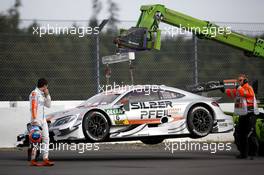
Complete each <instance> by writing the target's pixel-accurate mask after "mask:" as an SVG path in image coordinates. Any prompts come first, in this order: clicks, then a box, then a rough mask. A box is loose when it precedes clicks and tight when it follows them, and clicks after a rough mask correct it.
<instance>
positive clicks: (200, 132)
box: [187, 106, 213, 138]
mask: <svg viewBox="0 0 264 175" xmlns="http://www.w3.org/2000/svg"><path fill="white" fill-rule="evenodd" d="M187 126H188V129H189V132H190V133H191V137H193V138H200V137H204V136H206V135H208V134H209V133H210V132H211V131H212V128H213V116H212V114H211V113H210V111H209V110H208V109H207V108H205V107H203V106H195V107H193V108H191V110H190V111H189V113H188V117H187Z"/></svg>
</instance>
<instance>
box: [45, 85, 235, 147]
mask: <svg viewBox="0 0 264 175" xmlns="http://www.w3.org/2000/svg"><path fill="white" fill-rule="evenodd" d="M47 118H48V119H49V120H50V122H51V123H50V127H49V131H50V133H51V134H50V135H51V136H52V137H53V138H52V140H54V141H63V140H64V141H78V140H85V141H88V142H102V141H114V140H120V141H122V140H141V141H142V142H143V143H146V144H157V143H160V142H162V141H163V140H164V139H166V138H174V137H186V136H188V137H191V138H200V137H204V136H206V135H208V134H209V133H222V132H229V131H232V130H233V120H232V117H231V116H228V115H225V114H224V113H223V112H222V110H221V109H220V107H219V105H218V103H217V102H215V100H214V99H211V98H206V97H202V96H199V95H196V94H193V93H190V92H186V91H183V90H180V89H177V88H173V87H168V86H164V85H137V86H126V87H123V88H118V89H114V90H110V91H105V92H102V93H100V94H97V95H95V96H93V97H91V98H89V99H88V100H87V101H85V102H83V103H82V104H81V105H79V106H77V107H76V108H73V109H70V110H67V111H62V112H57V113H53V114H50V115H48V116H47Z"/></svg>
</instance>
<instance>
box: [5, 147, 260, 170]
mask: <svg viewBox="0 0 264 175" xmlns="http://www.w3.org/2000/svg"><path fill="white" fill-rule="evenodd" d="M236 154H238V152H237V150H236V149H235V147H234V146H232V149H231V150H230V151H219V152H216V153H215V154H213V153H211V152H210V151H180V150H178V151H175V152H173V153H172V152H171V151H169V150H165V145H164V144H159V145H156V146H145V145H143V144H114V145H109V144H108V145H103V146H100V149H99V150H98V151H94V150H93V151H86V152H84V153H78V152H77V151H51V155H50V158H51V159H53V160H54V161H55V163H56V164H55V166H53V167H31V166H29V162H27V161H26V160H25V159H26V153H25V150H24V149H23V150H19V149H1V150H0V174H3V175H8V174H13V175H24V174H25V175H31V174H34V175H38V174H41V175H49V174H50V175H67V174H69V175H74V174H83V175H84V174H85V175H89V174H92V175H93V174H94V175H100V174H102V175H111V174H120V175H127V174H133V175H139V174H144V175H145V174H151V175H153V174H159V175H165V174H170V175H171V174H179V175H184V174H193V175H200V174H201V175H205V174H213V175H218V174H219V175H220V174H221V175H225V174H232V175H235V174H239V175H243V174H254V175H257V174H262V175H263V173H264V158H263V157H256V158H255V159H254V160H238V159H236V158H235V155H236Z"/></svg>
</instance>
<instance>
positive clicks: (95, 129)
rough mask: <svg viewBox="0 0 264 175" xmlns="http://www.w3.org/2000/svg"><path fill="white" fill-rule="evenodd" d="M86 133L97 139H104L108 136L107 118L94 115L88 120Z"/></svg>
mask: <svg viewBox="0 0 264 175" xmlns="http://www.w3.org/2000/svg"><path fill="white" fill-rule="evenodd" d="M86 120H87V122H86V131H87V132H88V134H89V135H90V136H92V137H93V138H95V139H101V138H104V137H105V136H106V134H107V126H108V123H107V121H106V120H105V118H104V117H103V116H101V115H99V114H93V115H91V116H90V117H87V118H86Z"/></svg>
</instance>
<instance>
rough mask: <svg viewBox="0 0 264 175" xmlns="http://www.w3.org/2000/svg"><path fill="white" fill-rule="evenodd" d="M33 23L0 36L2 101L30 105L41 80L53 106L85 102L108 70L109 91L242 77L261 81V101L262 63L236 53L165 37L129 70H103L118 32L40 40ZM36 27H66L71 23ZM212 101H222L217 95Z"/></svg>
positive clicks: (243, 28)
mask: <svg viewBox="0 0 264 175" xmlns="http://www.w3.org/2000/svg"><path fill="white" fill-rule="evenodd" d="M37 22H38V21H37ZM32 23H33V21H30V20H21V24H22V27H21V30H19V31H18V32H15V33H14V32H12V33H9V32H4V33H0V82H1V85H0V100H1V101H13V100H28V95H29V93H30V92H31V90H32V89H33V88H34V86H35V84H36V81H37V79H38V78H40V77H46V78H47V79H48V80H49V88H50V92H51V94H52V97H53V99H54V100H84V99H87V98H88V97H90V96H92V95H94V94H96V93H97V91H98V90H99V89H100V87H103V85H105V84H106V82H107V78H106V72H109V70H111V75H110V78H109V82H108V83H109V84H112V85H114V84H118V85H125V84H131V83H132V80H133V83H134V84H165V85H169V86H174V87H179V88H185V87H186V86H188V85H193V84H196V83H199V82H206V81H212V80H223V79H229V78H233V77H236V76H237V74H239V73H246V74H248V76H249V78H250V79H251V80H252V79H258V80H259V93H258V97H264V93H263V92H261V89H264V78H263V74H264V68H263V67H264V59H262V58H252V57H246V56H244V55H243V52H242V51H240V50H237V49H234V48H231V47H229V46H225V45H223V44H219V43H216V42H214V41H209V40H200V39H197V38H196V37H194V36H193V35H192V34H190V33H186V34H180V35H174V36H170V35H166V36H165V35H163V40H162V48H161V50H160V51H144V52H138V53H136V59H135V60H134V61H132V62H131V64H129V62H122V63H117V64H111V65H109V66H108V67H107V66H106V65H103V64H102V62H101V57H102V56H105V55H111V54H114V53H115V46H114V44H113V42H112V41H113V38H114V37H115V36H117V33H116V32H114V31H109V30H107V27H106V29H105V30H103V31H102V32H100V34H99V35H84V36H83V37H80V36H78V34H63V35H61V34H59V35H58V34H49V35H43V36H42V37H40V36H38V35H36V34H33V31H32V30H30V28H29V29H28V26H29V25H30V24H32ZM39 23H40V24H41V25H47V24H50V25H53V26H67V25H69V23H72V22H71V21H39ZM73 23H74V25H76V26H79V27H80V26H87V23H88V22H86V21H74V22H73ZM135 24H136V22H135V21H122V22H120V23H119V24H118V27H124V28H128V27H130V26H133V25H135ZM217 24H219V25H221V26H231V28H232V30H235V31H237V32H240V33H243V34H246V35H250V36H256V35H262V36H263V33H264V24H258V23H253V24H249V23H223V22H218V23H217ZM0 27H1V26H0ZM31 28H32V27H31ZM161 29H162V30H167V29H168V26H161ZM163 33H166V32H163ZM98 58H99V59H100V60H98ZM98 61H99V62H98ZM98 63H99V64H98ZM99 86H100V87H99ZM210 95H215V96H223V95H222V94H220V92H213V93H211V94H210Z"/></svg>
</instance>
